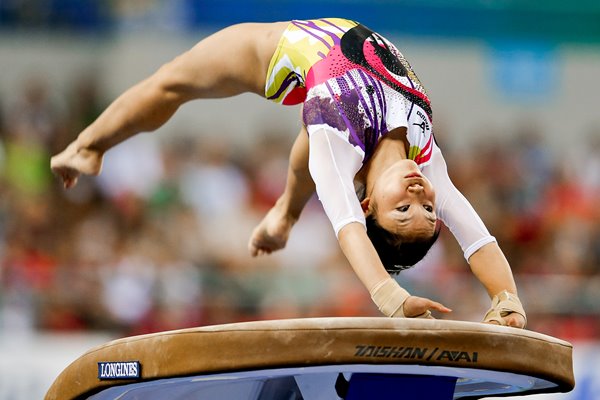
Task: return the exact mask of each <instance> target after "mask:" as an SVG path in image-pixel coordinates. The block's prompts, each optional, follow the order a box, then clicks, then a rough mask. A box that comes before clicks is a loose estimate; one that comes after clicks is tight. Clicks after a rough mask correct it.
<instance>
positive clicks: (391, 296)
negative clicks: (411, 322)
mask: <svg viewBox="0 0 600 400" xmlns="http://www.w3.org/2000/svg"><path fill="white" fill-rule="evenodd" d="M409 297H410V293H408V292H407V291H406V290H404V289H402V288H401V287H400V285H398V282H396V281H395V280H394V279H392V278H391V277H390V278H387V279H384V280H383V281H381V282H379V283H378V284H377V285H375V287H373V289H372V290H371V299H373V302H374V303H375V304H377V307H378V308H379V311H381V312H382V313H383V314H384V315H385V316H387V317H398V318H403V317H404V309H403V308H402V306H403V305H404V302H405V301H406V299H408V298H409Z"/></svg>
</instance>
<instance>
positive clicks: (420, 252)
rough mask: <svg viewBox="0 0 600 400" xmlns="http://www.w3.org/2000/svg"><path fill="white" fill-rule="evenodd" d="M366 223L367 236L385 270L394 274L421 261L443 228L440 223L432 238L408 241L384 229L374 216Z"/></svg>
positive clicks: (367, 219) (437, 224)
mask: <svg viewBox="0 0 600 400" xmlns="http://www.w3.org/2000/svg"><path fill="white" fill-rule="evenodd" d="M366 223H367V235H368V236H369V239H371V243H373V246H374V247H375V250H377V254H379V258H380V259H381V262H382V263H383V266H384V267H385V269H386V270H387V271H388V272H389V273H392V274H398V273H400V271H402V270H405V269H409V268H410V267H412V266H414V265H415V264H416V263H417V262H419V261H421V260H422V259H423V257H425V254H427V252H428V251H429V249H430V248H431V246H433V244H434V243H435V241H436V240H437V238H438V236H439V234H440V227H441V225H440V224H439V221H438V223H436V228H435V231H434V233H433V235H432V236H431V237H427V238H416V239H413V240H410V241H407V240H405V239H404V238H403V237H402V236H400V235H397V234H393V233H390V232H388V231H386V230H385V229H383V228H382V227H381V225H379V223H378V222H377V220H376V219H375V217H373V215H369V216H368V217H367V218H366Z"/></svg>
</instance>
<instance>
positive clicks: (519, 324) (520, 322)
mask: <svg viewBox="0 0 600 400" xmlns="http://www.w3.org/2000/svg"><path fill="white" fill-rule="evenodd" d="M502 319H503V320H504V323H501V324H500V325H506V326H512V327H513V328H525V323H526V321H525V318H524V317H523V316H522V315H520V314H518V313H516V312H513V313H510V314H508V315H507V316H505V317H502ZM490 323H491V324H497V323H498V322H493V321H491V322H490Z"/></svg>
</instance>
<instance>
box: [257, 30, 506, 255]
mask: <svg viewBox="0 0 600 400" xmlns="http://www.w3.org/2000/svg"><path fill="white" fill-rule="evenodd" d="M266 96H267V98H270V99H272V100H274V101H277V102H280V103H283V104H298V103H302V102H303V103H304V108H303V120H304V124H305V125H306V128H307V131H308V133H309V141H310V155H309V170H310V173H311V176H312V178H313V180H314V181H315V184H316V190H317V194H318V196H319V199H320V201H321V203H322V204H323V207H324V209H325V212H326V214H327V216H328V218H329V219H330V221H331V223H332V225H333V228H334V230H335V232H336V234H337V233H338V232H339V231H340V230H341V229H342V228H343V227H344V226H345V225H347V224H349V223H351V222H359V223H361V224H363V225H364V224H365V218H364V215H363V211H362V208H361V206H360V202H359V200H358V197H357V196H356V192H355V187H354V178H355V175H356V174H357V173H358V171H359V170H360V168H361V167H362V166H363V164H364V163H365V162H367V161H368V160H369V158H370V157H371V156H372V155H373V152H374V151H375V148H376V146H377V144H378V143H379V141H380V140H381V139H382V138H383V137H385V135H386V134H387V133H388V132H390V131H392V130H393V129H395V128H398V127H406V128H407V139H408V142H409V146H410V148H409V152H408V157H409V158H410V159H412V160H414V161H415V162H416V163H417V165H418V166H419V168H420V169H421V171H422V172H423V174H424V175H425V176H426V177H427V178H428V179H429V180H430V181H431V182H432V184H433V186H434V188H435V189H436V194H437V195H436V213H437V215H438V217H439V218H440V219H441V220H442V221H443V222H444V223H445V224H446V225H447V226H448V227H449V229H450V230H451V232H452V233H453V235H454V236H455V238H456V239H457V241H458V242H459V244H460V246H461V248H462V250H463V252H464V256H465V258H466V259H467V260H468V259H469V257H470V256H471V255H472V254H473V253H474V252H475V251H476V250H478V249H479V248H481V247H482V246H483V245H485V244H487V243H490V242H493V241H495V238H494V237H493V236H491V235H490V233H489V232H488V230H487V228H486V227H485V225H484V224H483V222H482V221H481V218H480V217H479V216H478V215H477V213H476V212H475V210H474V209H473V207H472V206H471V205H470V204H469V202H468V201H467V200H466V198H465V197H464V196H463V195H462V194H461V193H460V192H459V191H458V190H457V189H456V187H455V186H454V185H453V184H452V182H451V181H450V178H449V176H448V172H447V168H446V163H445V161H444V158H443V156H442V153H441V151H440V149H439V147H438V146H437V144H436V143H435V139H434V135H433V124H432V113H431V104H430V101H429V98H428V97H427V94H426V92H425V89H424V88H423V86H422V85H421V83H420V81H419V79H418V78H417V76H416V75H415V73H414V71H413V70H412V68H411V66H410V65H409V64H408V62H407V61H406V59H405V58H404V56H403V55H402V54H401V53H400V51H398V50H397V49H396V48H395V47H394V45H392V44H391V43H390V42H389V41H388V40H386V39H385V38H384V37H382V36H381V35H379V34H377V33H374V32H372V31H370V30H369V29H368V28H366V27H365V26H363V25H360V24H358V23H356V22H353V21H347V20H343V19H320V20H310V21H292V22H291V23H290V25H289V27H288V29H287V30H286V32H285V33H284V34H283V36H282V38H281V40H280V43H279V47H278V50H277V52H276V54H275V55H274V56H273V60H272V61H271V66H270V68H269V74H268V76H267V86H266Z"/></svg>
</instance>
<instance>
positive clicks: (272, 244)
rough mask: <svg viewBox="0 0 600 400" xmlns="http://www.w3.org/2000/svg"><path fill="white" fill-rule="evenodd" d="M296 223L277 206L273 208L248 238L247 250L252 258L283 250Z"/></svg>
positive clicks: (294, 219)
mask: <svg viewBox="0 0 600 400" xmlns="http://www.w3.org/2000/svg"><path fill="white" fill-rule="evenodd" d="M296 221H297V219H296V218H293V217H291V216H289V215H288V214H286V213H285V212H284V211H282V210H281V209H280V207H278V206H277V204H276V205H275V206H273V208H271V209H270V210H269V212H268V213H267V215H265V217H264V218H263V220H262V221H261V222H260V224H258V226H257V227H256V228H254V231H253V232H252V235H251V236H250V241H249V242H248V250H250V254H251V255H252V257H256V256H261V255H263V254H271V253H272V252H274V251H277V250H280V249H283V248H284V247H285V245H286V243H287V240H288V237H289V234H290V231H291V230H292V227H293V226H294V224H295V223H296Z"/></svg>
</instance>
